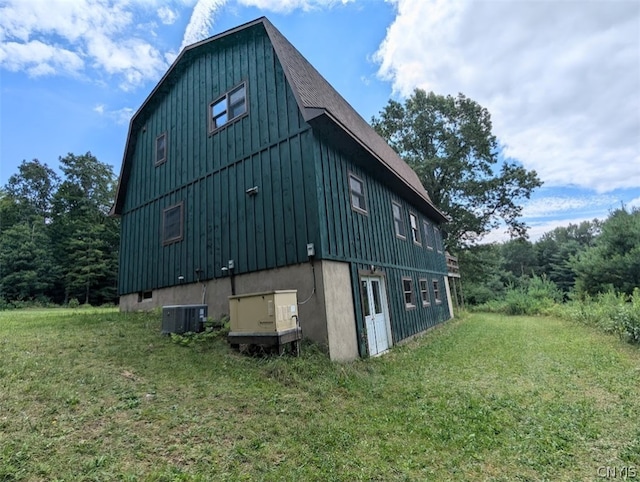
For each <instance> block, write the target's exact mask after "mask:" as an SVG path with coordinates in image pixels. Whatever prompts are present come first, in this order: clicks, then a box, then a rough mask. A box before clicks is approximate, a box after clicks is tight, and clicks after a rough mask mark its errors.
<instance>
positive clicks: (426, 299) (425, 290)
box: [418, 279, 431, 306]
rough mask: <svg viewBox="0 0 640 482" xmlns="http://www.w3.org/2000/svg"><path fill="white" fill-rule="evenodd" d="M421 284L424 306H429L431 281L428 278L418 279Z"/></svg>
mask: <svg viewBox="0 0 640 482" xmlns="http://www.w3.org/2000/svg"><path fill="white" fill-rule="evenodd" d="M418 283H419V284H420V298H421V299H422V306H429V305H430V304H431V299H430V298H429V282H428V281H427V280H426V279H421V280H418Z"/></svg>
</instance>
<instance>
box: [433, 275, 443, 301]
mask: <svg viewBox="0 0 640 482" xmlns="http://www.w3.org/2000/svg"><path fill="white" fill-rule="evenodd" d="M433 298H434V299H435V300H436V303H442V297H441V295H440V284H439V283H438V280H437V279H434V280H433Z"/></svg>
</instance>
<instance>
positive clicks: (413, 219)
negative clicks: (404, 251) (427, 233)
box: [409, 212, 422, 244]
mask: <svg viewBox="0 0 640 482" xmlns="http://www.w3.org/2000/svg"><path fill="white" fill-rule="evenodd" d="M409 226H410V227H411V239H413V242H414V243H415V244H422V243H421V240H420V226H419V224H418V216H416V215H415V214H413V213H412V212H409Z"/></svg>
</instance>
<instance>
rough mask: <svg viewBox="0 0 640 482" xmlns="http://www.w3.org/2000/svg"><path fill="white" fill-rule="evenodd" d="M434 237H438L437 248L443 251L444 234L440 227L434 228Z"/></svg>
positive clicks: (439, 251) (440, 251)
mask: <svg viewBox="0 0 640 482" xmlns="http://www.w3.org/2000/svg"><path fill="white" fill-rule="evenodd" d="M433 237H434V238H436V250H437V251H438V253H442V234H441V233H440V228H433Z"/></svg>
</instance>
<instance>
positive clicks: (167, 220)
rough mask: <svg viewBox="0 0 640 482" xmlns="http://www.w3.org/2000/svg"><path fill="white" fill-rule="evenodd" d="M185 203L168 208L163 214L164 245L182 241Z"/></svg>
mask: <svg viewBox="0 0 640 482" xmlns="http://www.w3.org/2000/svg"><path fill="white" fill-rule="evenodd" d="M182 218H183V203H179V204H176V205H175V206H171V207H168V208H167V209H165V210H164V211H163V212H162V244H165V245H167V244H171V243H175V242H178V241H182V237H183V236H182V228H183V219H182Z"/></svg>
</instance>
